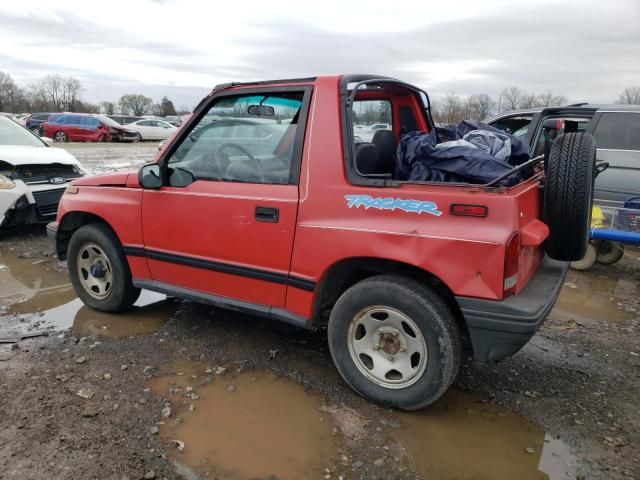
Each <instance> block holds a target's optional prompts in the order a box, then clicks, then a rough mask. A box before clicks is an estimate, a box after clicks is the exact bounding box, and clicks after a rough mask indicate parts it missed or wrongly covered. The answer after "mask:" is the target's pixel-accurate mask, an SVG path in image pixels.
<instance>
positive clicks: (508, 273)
mask: <svg viewBox="0 0 640 480" xmlns="http://www.w3.org/2000/svg"><path fill="white" fill-rule="evenodd" d="M519 254H520V234H519V233H518V232H516V233H514V234H513V235H511V238H510V239H509V241H508V242H507V248H506V252H505V257H504V283H503V290H504V296H505V297H508V296H509V295H513V293H514V292H515V291H516V283H517V281H518V256H519Z"/></svg>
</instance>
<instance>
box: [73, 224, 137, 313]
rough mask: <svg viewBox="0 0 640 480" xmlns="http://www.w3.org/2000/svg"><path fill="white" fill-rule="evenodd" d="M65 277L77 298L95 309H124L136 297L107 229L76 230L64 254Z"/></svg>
mask: <svg viewBox="0 0 640 480" xmlns="http://www.w3.org/2000/svg"><path fill="white" fill-rule="evenodd" d="M67 263H68V265H69V277H70V278H71V283H72V284H73V287H74V289H75V291H76V293H77V294H78V297H80V299H81V300H82V301H83V302H84V303H85V305H88V306H90V307H91V308H94V309H96V310H101V311H103V312H118V311H122V310H126V309H127V308H129V307H130V306H131V305H133V303H134V302H135V301H136V300H137V299H138V297H139V296H140V289H139V288H135V287H134V286H133V283H132V281H131V271H130V270H129V264H128V263H127V260H126V258H125V255H124V251H123V250H122V246H121V245H120V242H119V241H118V238H117V237H116V236H115V234H114V233H113V232H112V231H111V229H110V228H109V227H107V226H106V225H103V224H99V223H94V224H91V225H85V226H83V227H80V228H79V229H78V230H76V231H75V232H74V234H73V236H72V237H71V241H70V242H69V249H68V252H67Z"/></svg>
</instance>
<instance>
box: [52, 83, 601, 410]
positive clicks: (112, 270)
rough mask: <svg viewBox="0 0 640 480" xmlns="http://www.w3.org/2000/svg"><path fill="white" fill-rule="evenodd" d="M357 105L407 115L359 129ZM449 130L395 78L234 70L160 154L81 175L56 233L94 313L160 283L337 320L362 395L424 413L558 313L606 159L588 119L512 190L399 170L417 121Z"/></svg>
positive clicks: (255, 310)
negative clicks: (402, 148)
mask: <svg viewBox="0 0 640 480" xmlns="http://www.w3.org/2000/svg"><path fill="white" fill-rule="evenodd" d="M361 102H362V103H361ZM356 107H357V108H356ZM356 112H365V113H366V115H369V117H371V118H373V121H372V122H371V123H385V124H388V126H389V128H388V129H386V128H385V129H380V130H377V131H376V132H375V134H374V136H373V138H372V140H371V142H356V141H355V140H354V139H356V137H357V135H354V131H353V125H354V123H359V124H361V123H363V122H365V120H363V119H362V118H364V117H362V118H354V117H356V116H357V115H356ZM363 115H364V113H363ZM369 117H367V118H369ZM374 117H375V118H374ZM365 123H366V122H365ZM433 128H435V125H434V123H433V119H432V117H431V111H430V103H429V97H428V95H427V94H426V92H424V91H422V90H420V89H419V88H417V87H415V86H412V85H409V84H407V83H404V82H401V81H399V80H395V79H391V78H387V77H379V76H371V75H339V76H319V77H313V78H303V79H293V80H275V81H265V82H255V83H232V84H225V85H220V86H218V87H216V88H215V89H214V90H213V91H212V92H211V93H210V94H209V95H208V96H207V97H206V98H205V99H204V100H203V101H202V102H201V103H200V104H199V106H198V107H197V108H196V109H195V111H194V113H193V115H192V116H191V117H190V118H189V119H188V120H187V121H186V122H185V123H184V124H183V125H182V126H181V128H180V130H178V131H177V132H176V134H175V135H174V136H173V137H172V138H171V139H169V140H168V141H167V143H166V144H165V145H164V146H163V147H162V149H161V150H160V151H159V152H158V154H157V158H156V160H155V162H154V163H151V164H148V165H144V166H143V167H141V168H140V169H139V170H138V171H131V172H120V173H110V174H105V175H100V176H94V177H83V178H81V179H78V180H76V181H74V182H73V184H72V185H71V186H69V187H68V188H67V190H66V193H65V194H64V195H63V197H62V200H61V202H60V206H59V209H58V215H57V219H56V222H54V223H52V224H50V225H49V226H48V233H49V234H50V236H51V237H53V239H54V241H55V244H56V250H57V254H58V256H59V258H60V259H67V262H68V266H69V275H70V277H71V282H72V283H73V286H74V288H75V290H76V292H77V294H78V296H79V297H80V298H81V299H82V300H83V302H84V303H85V304H86V305H88V306H90V307H92V308H94V309H97V310H101V311H107V312H118V311H122V310H125V309H127V308H128V307H129V306H131V305H132V304H133V302H135V300H136V299H137V297H138V295H139V294H140V290H141V289H149V290H154V291H157V292H163V293H165V294H167V295H171V296H176V297H180V298H183V299H187V300H191V301H197V302H205V303H210V304H213V305H217V306H222V307H226V308H230V309H234V310H238V311H242V312H247V313H252V314H258V315H262V316H264V317H268V318H272V319H277V320H281V321H285V322H288V323H291V324H294V325H297V326H300V327H303V328H308V329H325V328H326V330H327V336H328V343H329V348H330V351H331V354H332V357H333V360H334V363H335V365H336V367H337V369H338V371H339V373H340V374H341V376H342V377H343V378H344V380H345V381H346V382H347V383H348V384H349V385H350V386H351V387H352V388H353V389H354V390H356V391H357V392H358V393H360V394H361V395H363V396H365V397H366V398H368V399H371V400H373V401H376V402H378V403H381V404H384V405H387V406H391V407H396V408H401V409H406V410H413V409H418V408H421V407H424V406H426V405H428V404H430V403H432V402H434V401H435V400H436V399H438V398H439V397H440V396H442V395H443V393H444V392H445V391H446V390H447V388H448V387H449V386H450V385H451V383H452V382H453V380H454V379H455V377H456V375H457V373H458V370H459V367H460V364H461V361H462V356H463V351H468V350H470V351H471V354H472V355H473V358H474V360H475V362H476V363H477V364H479V365H484V364H487V363H490V362H495V361H498V360H500V359H502V358H504V357H507V356H510V355H512V354H514V353H515V352H517V351H518V350H519V349H520V348H521V347H522V346H523V345H525V344H526V342H527V341H528V340H529V339H530V338H531V337H532V336H533V335H534V333H535V332H536V330H537V329H538V328H539V327H540V325H541V324H542V322H543V321H544V320H545V318H546V316H547V315H548V313H549V311H550V310H551V308H552V307H553V305H554V302H555V300H556V298H557V295H558V292H559V290H560V288H561V287H562V285H563V281H564V278H565V274H566V270H567V261H571V260H575V259H577V258H581V257H582V255H583V254H584V251H585V249H586V245H587V240H588V228H587V227H588V225H589V215H590V211H591V208H590V205H591V201H592V191H593V177H594V164H595V144H594V142H593V138H592V137H591V136H590V135H587V134H584V133H572V134H567V135H563V136H559V137H558V138H557V139H556V140H555V141H554V142H553V144H552V145H551V148H550V151H549V152H548V154H547V155H545V158H544V159H541V158H534V159H532V160H531V161H530V162H529V163H531V164H533V163H537V167H536V170H535V171H534V172H533V173H532V175H530V176H529V177H527V178H525V179H524V180H522V181H520V182H519V183H517V184H516V185H512V186H509V187H506V186H502V185H501V184H500V183H497V182H490V183H488V184H484V185H478V184H471V183H447V182H440V183H429V182H420V181H400V180H398V178H397V176H396V173H395V160H396V159H395V157H396V155H397V153H396V152H397V144H398V141H399V140H400V139H401V137H402V135H404V134H405V133H408V132H429V131H430V130H431V129H433ZM541 161H542V162H544V168H541V165H542V164H540V163H538V162H541ZM521 167H522V165H521V166H514V170H519V169H520V168H521ZM532 171H533V170H532Z"/></svg>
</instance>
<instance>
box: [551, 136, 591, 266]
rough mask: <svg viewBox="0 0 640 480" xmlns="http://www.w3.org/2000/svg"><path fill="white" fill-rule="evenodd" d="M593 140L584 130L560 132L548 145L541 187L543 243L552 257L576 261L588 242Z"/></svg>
mask: <svg viewBox="0 0 640 480" xmlns="http://www.w3.org/2000/svg"><path fill="white" fill-rule="evenodd" d="M595 160H596V142H595V139H594V138H593V136H592V135H589V134H587V133H567V134H565V135H560V136H559V137H558V138H557V139H556V140H555V141H554V142H553V144H552V146H551V153H550V154H549V164H548V165H547V176H546V183H545V187H544V220H545V223H546V224H547V225H548V226H549V230H550V233H549V237H548V238H547V240H546V243H545V247H546V250H547V253H548V254H549V256H550V257H551V258H555V259H556V260H564V261H570V262H572V261H576V260H580V259H582V258H583V257H584V255H585V253H586V251H587V244H588V243H589V229H590V226H591V207H592V204H593V182H594V180H595V175H594V170H595Z"/></svg>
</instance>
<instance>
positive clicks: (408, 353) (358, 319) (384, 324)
mask: <svg viewBox="0 0 640 480" xmlns="http://www.w3.org/2000/svg"><path fill="white" fill-rule="evenodd" d="M348 336H349V338H348V346H349V353H350V355H351V359H352V360H353V362H354V364H355V365H356V367H357V368H358V370H359V371H360V372H361V373H362V374H363V375H364V376H365V377H367V378H368V379H369V380H371V381H372V382H373V383H375V384H377V385H380V386H383V387H386V388H393V389H400V388H406V387H409V386H410V385H413V384H414V383H415V382H417V381H418V380H419V379H420V377H421V376H422V374H423V373H424V371H425V369H426V366H427V343H426V341H425V338H424V337H423V335H422V333H421V331H420V329H419V328H418V326H417V324H416V323H415V322H414V321H413V320H412V319H411V318H409V317H408V316H407V315H405V314H404V313H402V312H400V311H398V310H396V309H394V308H391V307H387V306H372V307H369V308H366V309H364V310H362V311H360V312H359V313H358V314H357V315H355V316H354V318H353V320H352V321H351V324H350V326H349V331H348Z"/></svg>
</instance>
